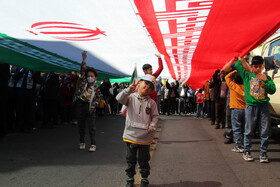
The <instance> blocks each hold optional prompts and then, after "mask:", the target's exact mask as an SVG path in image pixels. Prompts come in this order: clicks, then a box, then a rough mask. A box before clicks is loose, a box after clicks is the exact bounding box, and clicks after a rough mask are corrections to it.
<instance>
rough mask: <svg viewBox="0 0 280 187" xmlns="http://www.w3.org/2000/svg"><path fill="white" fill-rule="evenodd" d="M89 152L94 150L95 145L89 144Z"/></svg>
mask: <svg viewBox="0 0 280 187" xmlns="http://www.w3.org/2000/svg"><path fill="white" fill-rule="evenodd" d="M88 151H89V152H94V151H96V145H91V146H90V147H89V150H88Z"/></svg>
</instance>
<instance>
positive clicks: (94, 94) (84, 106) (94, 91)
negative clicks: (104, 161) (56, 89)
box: [73, 51, 100, 152]
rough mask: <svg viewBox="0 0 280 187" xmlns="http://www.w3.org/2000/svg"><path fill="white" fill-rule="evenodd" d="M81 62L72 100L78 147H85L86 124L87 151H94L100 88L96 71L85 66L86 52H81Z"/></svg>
mask: <svg viewBox="0 0 280 187" xmlns="http://www.w3.org/2000/svg"><path fill="white" fill-rule="evenodd" d="M82 58H83V62H82V64H81V72H80V74H81V84H80V86H79V88H78V89H77V90H76V92H75V94H74V98H73V101H74V102H75V103H76V109H77V118H78V126H79V134H80V149H81V150H84V149H85V148H86V144H85V128H86V125H88V129H89V136H90V141H91V142H90V143H91V144H90V147H89V151H90V152H94V151H96V142H95V130H96V127H95V112H96V108H97V107H98V105H99V101H100V89H99V87H98V85H97V84H95V80H96V79H97V75H98V74H97V72H96V70H95V69H94V68H87V64H86V58H87V52H86V51H84V52H83V53H82Z"/></svg>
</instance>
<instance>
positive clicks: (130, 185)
mask: <svg viewBox="0 0 280 187" xmlns="http://www.w3.org/2000/svg"><path fill="white" fill-rule="evenodd" d="M133 186H134V178H128V179H127V180H126V185H125V187H133Z"/></svg>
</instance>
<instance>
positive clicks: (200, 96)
mask: <svg viewBox="0 0 280 187" xmlns="http://www.w3.org/2000/svg"><path fill="white" fill-rule="evenodd" d="M196 103H204V94H202V93H199V94H197V96H196Z"/></svg>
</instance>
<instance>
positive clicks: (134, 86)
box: [129, 79, 139, 92]
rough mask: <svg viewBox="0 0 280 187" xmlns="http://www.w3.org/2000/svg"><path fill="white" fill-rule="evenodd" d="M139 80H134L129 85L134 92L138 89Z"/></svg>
mask: <svg viewBox="0 0 280 187" xmlns="http://www.w3.org/2000/svg"><path fill="white" fill-rule="evenodd" d="M138 83H139V81H138V82H137V83H136V84H135V79H134V80H133V83H132V84H131V85H130V86H129V90H130V91H131V92H133V91H134V90H135V89H136V86H137V85H138Z"/></svg>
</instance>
